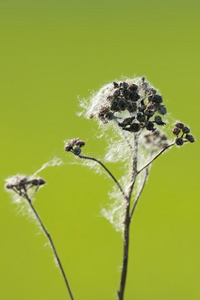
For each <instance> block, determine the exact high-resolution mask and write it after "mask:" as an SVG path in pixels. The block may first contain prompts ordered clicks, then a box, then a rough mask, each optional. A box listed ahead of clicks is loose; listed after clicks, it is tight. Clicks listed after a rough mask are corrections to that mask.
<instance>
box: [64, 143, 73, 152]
mask: <svg viewBox="0 0 200 300" xmlns="http://www.w3.org/2000/svg"><path fill="white" fill-rule="evenodd" d="M71 150H72V145H71V143H67V144H66V145H65V151H71Z"/></svg>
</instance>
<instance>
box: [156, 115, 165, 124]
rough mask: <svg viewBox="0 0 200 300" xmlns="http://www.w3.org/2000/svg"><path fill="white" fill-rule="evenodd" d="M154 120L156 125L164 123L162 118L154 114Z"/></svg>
mask: <svg viewBox="0 0 200 300" xmlns="http://www.w3.org/2000/svg"><path fill="white" fill-rule="evenodd" d="M154 120H155V122H156V124H157V125H161V126H162V125H165V123H164V122H163V120H162V118H161V117H160V116H155V119H154Z"/></svg>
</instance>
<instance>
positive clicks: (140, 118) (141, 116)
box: [137, 112, 146, 122]
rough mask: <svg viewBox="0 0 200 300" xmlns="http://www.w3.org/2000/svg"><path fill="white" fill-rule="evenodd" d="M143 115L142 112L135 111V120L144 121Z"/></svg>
mask: <svg viewBox="0 0 200 300" xmlns="http://www.w3.org/2000/svg"><path fill="white" fill-rule="evenodd" d="M145 119H146V118H145V116H144V115H143V114H142V113H140V112H139V113H137V120H138V121H139V122H144V121H145Z"/></svg>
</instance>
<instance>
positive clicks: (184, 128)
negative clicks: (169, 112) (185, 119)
mask: <svg viewBox="0 0 200 300" xmlns="http://www.w3.org/2000/svg"><path fill="white" fill-rule="evenodd" d="M182 131H183V133H189V132H190V128H189V127H187V126H184V127H183V128H182Z"/></svg>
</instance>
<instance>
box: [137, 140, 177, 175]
mask: <svg viewBox="0 0 200 300" xmlns="http://www.w3.org/2000/svg"><path fill="white" fill-rule="evenodd" d="M174 145H175V143H172V144H169V145H168V146H166V147H165V148H163V149H162V150H161V151H160V152H159V153H158V154H157V155H156V156H155V157H154V158H153V159H152V160H151V161H150V162H148V164H146V165H145V166H144V167H142V168H141V169H140V170H139V171H138V172H137V174H140V173H141V172H142V171H143V170H144V169H146V168H147V167H148V166H149V165H150V164H152V162H154V160H156V158H158V157H159V156H160V155H161V154H162V153H163V152H164V151H166V150H167V149H169V148H170V147H172V146H174Z"/></svg>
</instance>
